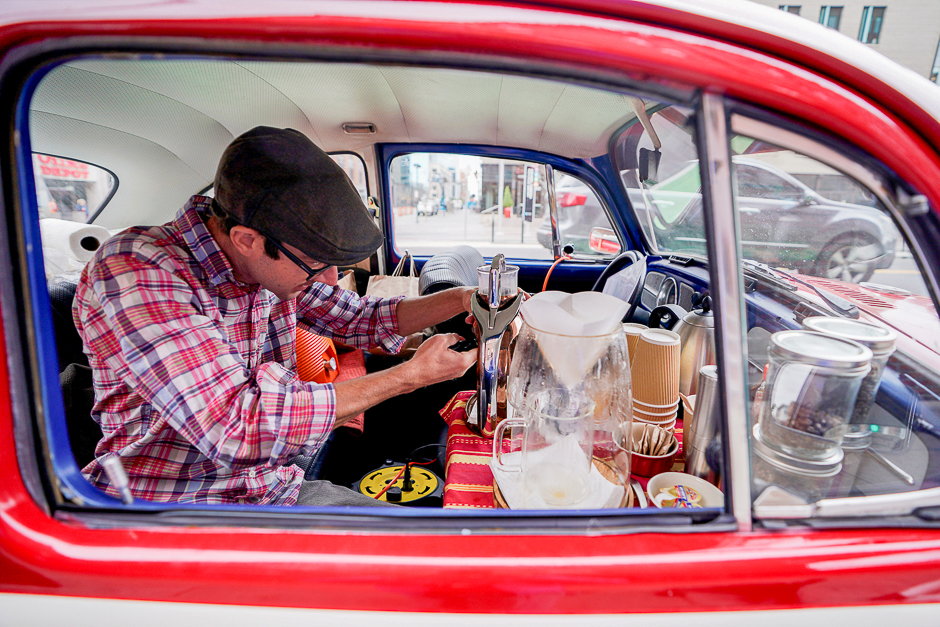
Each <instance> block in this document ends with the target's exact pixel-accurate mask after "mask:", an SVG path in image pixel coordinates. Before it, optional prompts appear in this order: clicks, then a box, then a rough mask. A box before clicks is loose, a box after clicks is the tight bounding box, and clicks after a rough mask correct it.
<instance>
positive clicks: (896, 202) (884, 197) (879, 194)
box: [706, 100, 940, 528]
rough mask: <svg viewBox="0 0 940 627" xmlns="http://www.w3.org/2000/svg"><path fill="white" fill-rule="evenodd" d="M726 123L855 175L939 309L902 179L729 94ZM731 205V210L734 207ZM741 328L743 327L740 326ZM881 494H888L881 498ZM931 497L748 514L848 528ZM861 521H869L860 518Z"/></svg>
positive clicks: (757, 509)
mask: <svg viewBox="0 0 940 627" xmlns="http://www.w3.org/2000/svg"><path fill="white" fill-rule="evenodd" d="M728 129H729V132H728V136H729V138H730V137H732V136H735V135H744V136H747V137H750V138H752V139H756V140H760V141H765V142H768V143H770V144H773V145H775V146H779V147H780V148H783V149H787V150H791V151H793V152H796V153H799V154H802V155H805V156H808V157H810V158H812V159H815V160H817V161H819V162H821V163H823V164H825V165H827V166H829V167H831V168H833V169H834V170H836V171H838V172H840V173H842V174H844V175H846V176H849V177H851V178H853V179H855V180H856V181H858V182H859V183H860V184H861V185H862V186H864V187H865V188H867V189H868V190H870V191H871V192H872V193H873V194H874V195H875V196H876V198H877V199H878V200H879V201H880V202H881V203H882V205H883V207H884V208H885V209H886V210H887V212H888V213H889V215H890V216H891V218H892V220H893V222H894V223H895V226H896V227H897V228H898V230H899V231H900V232H901V233H902V236H903V237H904V238H905V239H906V241H907V242H908V244H909V245H910V247H911V251H912V253H914V258H915V261H916V262H917V265H918V267H919V269H920V272H921V276H922V278H923V279H924V282H925V284H926V286H927V289H928V293H929V295H930V297H931V300H932V302H933V304H934V308H935V309H936V311H937V312H940V307H938V290H937V286H936V281H935V280H934V277H933V275H932V274H931V273H930V272H925V271H924V268H925V267H927V266H926V265H925V261H924V260H925V257H924V251H923V249H922V246H921V245H920V240H919V239H918V238H917V237H915V235H914V233H913V231H912V229H911V225H910V224H909V216H907V215H905V210H904V207H903V202H904V200H905V196H906V195H908V194H914V192H912V191H911V190H905V188H904V186H905V185H906V183H905V182H904V181H903V180H902V179H900V178H898V177H897V176H895V175H893V174H892V173H890V172H887V171H886V169H885V168H884V167H883V166H881V165H880V164H877V163H874V162H873V161H872V160H870V158H868V159H866V158H865V156H864V155H862V154H860V153H859V152H858V151H857V150H855V151H853V150H851V149H850V148H849V147H847V146H843V145H841V142H838V141H834V140H833V139H832V138H829V137H824V136H821V135H820V134H818V133H816V132H813V131H811V130H809V129H803V128H799V127H794V125H793V124H792V122H791V123H787V122H783V121H782V120H780V119H777V118H776V117H775V116H773V115H772V114H769V113H767V112H764V111H760V110H757V109H755V108H754V107H752V106H750V105H747V104H746V103H741V102H737V101H734V100H729V101H728ZM736 201H737V198H736V197H735V203H736ZM735 211H737V210H736V209H735ZM706 221H707V220H706ZM744 330H745V332H746V331H747V329H746V328H745V329H744ZM744 347H745V357H747V352H746V348H747V344H746V342H745V345H744ZM721 396H722V399H721V400H722V402H724V403H728V402H730V401H733V400H734V399H729V398H728V397H727V391H722V392H721ZM751 420H752V417H751V416H750V408H747V421H748V422H747V423H746V424H750V421H751ZM735 444H736V443H735V442H731V443H730V445H729V446H734V445H735ZM739 464H740V462H739ZM885 497H894V498H893V499H891V498H889V499H887V500H886V499H885ZM937 498H940V488H921V489H919V490H915V491H911V492H898V493H888V494H883V495H877V496H857V497H845V498H839V499H828V500H827V502H826V504H825V505H823V506H822V507H816V506H813V505H811V506H810V507H802V506H799V507H793V506H792V505H787V504H778V503H772V504H770V505H767V506H759V505H756V504H755V506H754V508H753V520H754V522H755V523H757V524H759V525H761V526H765V527H766V526H771V527H772V526H774V525H776V524H779V523H780V521H789V520H800V521H806V522H808V523H809V522H810V521H816V522H817V523H818V521H820V520H823V519H825V518H829V517H832V518H839V519H840V520H839V522H838V523H837V524H838V526H840V527H844V528H850V527H853V526H862V525H866V524H870V521H872V520H873V519H874V520H879V519H880V520H885V519H886V518H888V517H892V516H898V515H899V514H898V512H900V511H902V510H904V508H905V506H906V505H905V504H910V507H911V510H910V511H908V510H904V511H905V512H906V513H911V512H912V511H913V509H916V506H918V503H919V501H921V500H924V501H931V500H932V501H934V502H935V501H936V500H937ZM892 508H894V509H892ZM817 512H818V514H817ZM901 515H903V514H901ZM866 521H869V522H868V523H866ZM811 524H812V523H811ZM830 524H831V523H830ZM924 524H925V526H926V525H927V522H926V521H924Z"/></svg>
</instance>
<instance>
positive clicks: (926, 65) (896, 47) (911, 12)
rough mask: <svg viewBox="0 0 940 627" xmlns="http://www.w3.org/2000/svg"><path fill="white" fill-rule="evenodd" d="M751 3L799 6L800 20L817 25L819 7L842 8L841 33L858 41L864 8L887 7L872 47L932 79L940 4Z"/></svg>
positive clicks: (913, 0) (856, 0)
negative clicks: (878, 33) (879, 32)
mask: <svg viewBox="0 0 940 627" xmlns="http://www.w3.org/2000/svg"><path fill="white" fill-rule="evenodd" d="M752 1H753V2H757V3H758V4H763V5H766V6H769V7H772V8H774V9H776V8H777V7H779V6H780V5H781V4H795V5H800V17H803V18H806V19H808V20H812V21H814V22H816V21H818V20H819V9H820V7H822V6H841V7H843V9H842V22H841V24H840V25H839V32H841V33H842V34H843V35H846V36H848V37H851V38H853V39H858V29H859V25H860V24H861V21H862V9H863V8H864V7H866V6H883V7H887V10H886V11H885V18H884V25H883V26H882V29H881V38H880V41H879V43H877V44H869V45H870V46H871V47H872V48H874V49H875V50H877V51H878V52H880V53H882V54H883V55H885V56H886V57H888V58H890V59H893V60H894V61H897V62H898V63H900V64H901V65H904V66H906V67H908V68H910V69H912V70H914V71H915V72H917V73H918V74H921V75H922V76H926V77H928V78H929V77H930V71H931V69H932V67H933V61H934V56H935V55H936V53H937V43H938V42H940V0H828V1H822V2H821V1H819V0H813V1H810V2H800V0H784V1H780V0H752Z"/></svg>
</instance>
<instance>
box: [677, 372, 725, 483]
mask: <svg viewBox="0 0 940 627" xmlns="http://www.w3.org/2000/svg"><path fill="white" fill-rule="evenodd" d="M696 389H697V394H696V396H695V410H694V411H693V413H692V419H691V420H690V421H689V422H688V423H686V424H684V425H683V428H684V430H685V437H684V442H683V448H684V449H685V471H686V472H687V473H688V474H690V475H695V476H697V477H707V476H708V474H709V472H710V471H711V468H710V467H709V465H708V463H707V462H706V461H705V449H706V448H708V443H709V442H711V441H712V440H713V439H714V437H715V434H716V433H717V432H718V411H717V407H718V398H717V397H718V367H717V366H702V367H701V368H700V369H699V373H698V383H697V385H696Z"/></svg>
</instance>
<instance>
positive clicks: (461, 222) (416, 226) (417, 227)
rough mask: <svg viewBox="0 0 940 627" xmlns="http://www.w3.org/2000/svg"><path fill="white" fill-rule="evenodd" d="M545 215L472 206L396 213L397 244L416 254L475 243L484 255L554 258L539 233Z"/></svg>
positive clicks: (431, 252)
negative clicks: (525, 218)
mask: <svg viewBox="0 0 940 627" xmlns="http://www.w3.org/2000/svg"><path fill="white" fill-rule="evenodd" d="M541 222H542V218H536V220H535V221H533V222H524V221H523V220H522V217H521V216H512V217H510V218H505V217H503V216H502V215H498V214H494V213H489V214H480V213H476V212H474V211H471V210H469V209H460V210H457V211H446V212H438V213H437V214H435V215H432V216H424V215H415V214H414V213H411V214H405V215H397V214H396V215H395V240H394V241H395V244H396V246H397V247H398V249H399V250H403V251H404V250H408V251H409V252H411V253H412V254H415V255H434V254H437V253H439V252H441V251H444V250H448V249H450V248H453V247H454V246H460V245H461V244H465V245H468V246H473V247H474V248H476V249H477V250H479V251H480V254H482V255H483V256H484V257H492V256H493V255H495V254H497V253H503V254H504V255H506V257H508V258H514V257H515V258H525V259H545V260H551V258H552V254H551V251H550V250H548V249H547V248H545V247H544V246H542V245H541V244H539V242H538V239H536V236H535V233H536V230H538V227H539V225H540V224H541Z"/></svg>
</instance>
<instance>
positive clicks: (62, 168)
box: [33, 155, 91, 181]
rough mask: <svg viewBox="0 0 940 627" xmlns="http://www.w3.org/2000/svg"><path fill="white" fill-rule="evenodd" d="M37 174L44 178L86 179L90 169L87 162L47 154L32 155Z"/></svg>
mask: <svg viewBox="0 0 940 627" xmlns="http://www.w3.org/2000/svg"><path fill="white" fill-rule="evenodd" d="M33 158H34V160H35V165H36V167H37V168H38V170H39V174H40V175H42V176H43V177H44V178H53V179H70V180H77V181H87V180H88V179H89V175H90V174H91V169H90V168H89V166H88V164H87V163H81V162H80V161H71V160H69V159H61V158H59V157H50V156H48V155H33Z"/></svg>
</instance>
